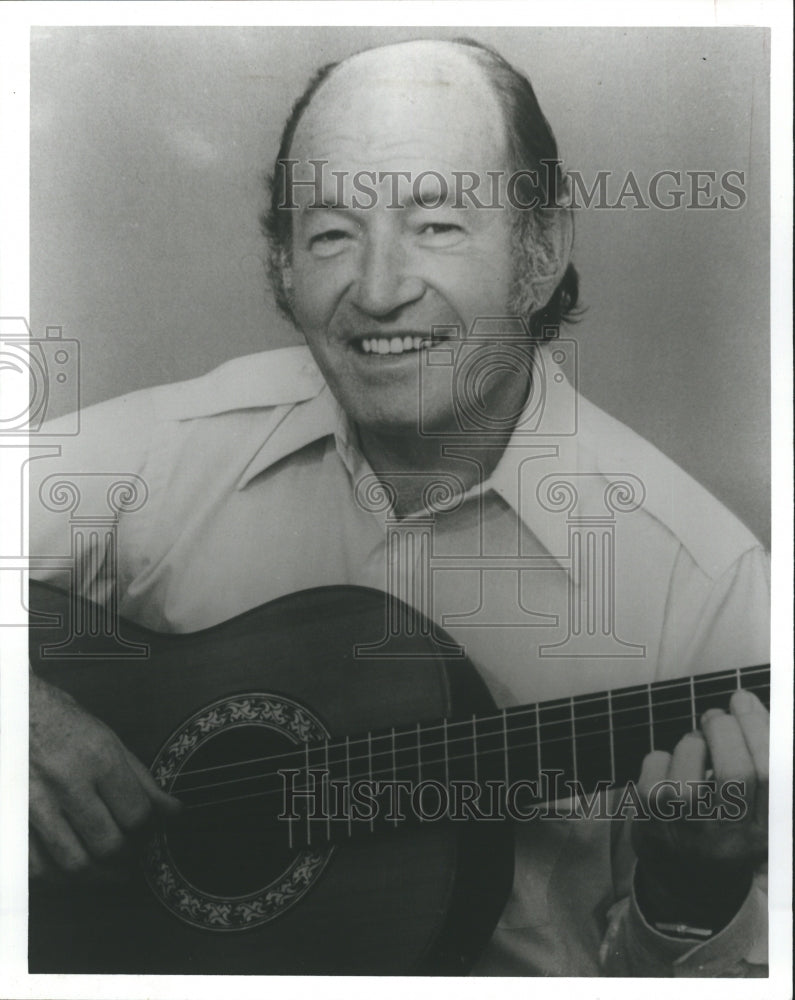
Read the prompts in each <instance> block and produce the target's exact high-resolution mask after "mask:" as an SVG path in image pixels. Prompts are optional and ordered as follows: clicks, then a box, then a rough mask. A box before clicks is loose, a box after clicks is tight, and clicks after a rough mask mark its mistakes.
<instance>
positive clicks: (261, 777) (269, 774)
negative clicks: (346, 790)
mask: <svg viewBox="0 0 795 1000" xmlns="http://www.w3.org/2000/svg"><path fill="white" fill-rule="evenodd" d="M689 719H690V715H689V714H687V715H679V716H672V717H671V718H669V719H666V720H664V722H663V723H660V725H663V724H665V725H667V724H673V723H677V722H682V721H685V720H689ZM550 724H551V725H564V724H565V723H564V722H562V721H561V722H560V723H550ZM535 728H536V727H535V726H524V727H521V728H519V729H516V730H513V731H512V732H513V733H521V732H529V731H531V730H533V731H535ZM646 728H647V723H645V722H643V723H633V724H630V725H625V726H621V727H618V728H616V727H614V728H613V730H612V732H613V734H614V735H615V734H616V733H622V734H623V733H626V732H628V731H630V730H632V729H646ZM610 732H611V730H609V729H602V730H595V731H594V732H590V733H583V734H581V735H580V736H579V737H578V739H580V740H582V741H584V740H586V739H589V738H593V737H596V736H604V735H606V734H608V733H610ZM490 735H496V734H490ZM383 738H384V739H388V737H383ZM570 741H571V737H570V736H568V735H567V736H562V737H551V738H548V739H546V740H543V741H542V743H543V746H545V747H549V746H550V745H551V744H552V743H568V742H570ZM356 742H359V741H358V740H357V741H356ZM451 742H458V743H461V742H463V739H458V740H453V741H451ZM443 745H444V744H443V743H441V742H438V743H432V744H426V745H425V747H423V748H422V749H432V748H433V747H436V746H443ZM307 746H308V747H309V751H310V753H311V752H312V747H313V745H312V744H305V745H304V748H303V749H301V750H296V751H294V752H293V754H294V755H301V756H303V755H304V753H305V750H306V748H307ZM537 746H538V741H537V739H535V740H532V741H531V742H529V743H519V744H515V745H514V746H511V747H509V752H510V753H512V752H514V751H516V750H522V749H527V748H529V747H537ZM323 747H324V744H323V743H318V744H314V748H315V750H320V749H322V748H323ZM414 750H415V748H413V747H411V748H409V747H405V748H401V749H400V750H399V752H411V753H414ZM386 752H388V751H378V753H386ZM503 752H504V748H503V747H502V746H500V747H494V748H492V749H490V750H483V751H481V752H480V754H479V756H480V758H481V759H483V758H484V757H485V756H486V755H489V754H495V753H500V754H502V753H503ZM282 756H284V755H282ZM472 757H473V755H472V753H464V754H457V755H453V756H450V755H449V754H448V755H446V757H438V758H434V759H433V760H424V761H423V763H424V765H425V766H429V767H430V766H433V765H435V764H443V763H444V762H445V759H447V761H463V760H471V759H472ZM364 759H365V757H364V756H356V757H350V758H347V760H346V761H335V763H339V764H342V763H347V764H348V765H350V764H351V763H353V762H355V761H360V760H364ZM230 766H231V765H230ZM297 770H298V771H301V770H307V768H306V767H304V768H298V769H297ZM398 771H412V772H413V771H414V764H413V763H412V764H406V765H400V766H398V767H397V768H392V767H389V768H385V769H383V770H377V771H371V770H368V771H367V772H363V774H362V777H364V776H365V774H367V775H369V776H370V777H372V778H375V777H376V776H380V775H385V774H396V773H397V772H398ZM179 777H181V774H180V775H177V778H179ZM281 777H282V775H281V772H279V771H264V772H261V773H259V774H255V775H249V776H247V777H240V778H233V779H231V780H227V781H219V782H211V783H208V784H205V785H194V786H192V787H191V788H186V789H179V790H176V793H177V794H183V795H184V794H188V793H192V792H197V791H204V790H206V789H209V788H221V787H226V786H228V785H235V784H241V783H243V782H247V781H266V780H267V779H269V778H281ZM308 788H309V786H308V785H304V786H299V787H298V788H296V790H295V791H296V792H301V791H304V792H305V791H307V790H308ZM282 793H283V789H281V788H275V789H270V790H267V791H262V792H253V793H251V794H247V795H241V796H233V797H227V798H224V799H208V800H207V801H205V802H201V803H190V804H187V805H186V808H188V809H198V808H205V807H207V806H208V805H222V804H226V803H228V802H236V801H241V800H243V799H249V798H258V797H266V796H270V795H279V794H282Z"/></svg>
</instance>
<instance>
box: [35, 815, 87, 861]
mask: <svg viewBox="0 0 795 1000" xmlns="http://www.w3.org/2000/svg"><path fill="white" fill-rule="evenodd" d="M30 822H31V825H32V826H33V828H34V830H35V832H36V835H37V837H38V841H39V844H40V845H41V846H42V847H43V849H44V850H45V851H46V854H47V856H48V859H49V861H50V862H51V863H52V864H54V865H55V867H56V868H58V869H59V870H60V871H62V872H65V873H66V874H68V875H85V874H86V872H88V870H89V869H90V867H91V858H90V857H89V855H88V852H87V851H86V849H85V847H84V845H83V843H82V842H81V840H80V838H79V837H78V836H77V834H76V833H75V832H74V830H73V829H72V827H71V826H70V824H69V823H68V822H67V820H66V818H65V817H64V816H62V815H61V813H59V812H57V811H56V810H48V809H46V808H45V807H42V806H41V805H37V806H36V807H35V808H34V807H33V806H31V814H30Z"/></svg>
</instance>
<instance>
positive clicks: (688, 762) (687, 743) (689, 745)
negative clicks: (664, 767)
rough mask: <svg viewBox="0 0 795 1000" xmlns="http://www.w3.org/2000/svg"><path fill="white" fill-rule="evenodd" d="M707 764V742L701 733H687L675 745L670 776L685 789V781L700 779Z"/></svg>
mask: <svg viewBox="0 0 795 1000" xmlns="http://www.w3.org/2000/svg"><path fill="white" fill-rule="evenodd" d="M706 764H707V744H706V741H705V739H704V737H703V735H702V734H701V733H697V732H696V733H686V734H685V735H684V736H683V737H682V739H681V740H679V742H678V743H677V744H676V746H675V747H674V752H673V755H672V757H671V767H670V777H671V780H672V781H678V782H680V783H681V785H682V789H683V791H684V790H685V787H686V786H685V782H688V781H700V780H701V779H702V778H703V777H704V768H705V767H706Z"/></svg>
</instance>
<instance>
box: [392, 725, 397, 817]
mask: <svg viewBox="0 0 795 1000" xmlns="http://www.w3.org/2000/svg"><path fill="white" fill-rule="evenodd" d="M392 780H393V781H397V756H396V752H395V727H394V726H392ZM393 787H395V788H396V786H393ZM395 795H397V790H396V791H395ZM397 817H398V811H397V810H395V818H394V819H393V820H392V825H393V826H397V825H398V818H397Z"/></svg>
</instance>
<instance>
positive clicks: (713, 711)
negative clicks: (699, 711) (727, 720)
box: [701, 708, 726, 725]
mask: <svg viewBox="0 0 795 1000" xmlns="http://www.w3.org/2000/svg"><path fill="white" fill-rule="evenodd" d="M725 714H726V713H725V712H724V711H723V709H722V708H708V709H707V710H706V712H704V714H703V715H702V716H701V722H702V725H703V723H705V722H708V721H709V720H710V719H713V718H714V717H715V716H716V715H725Z"/></svg>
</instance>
